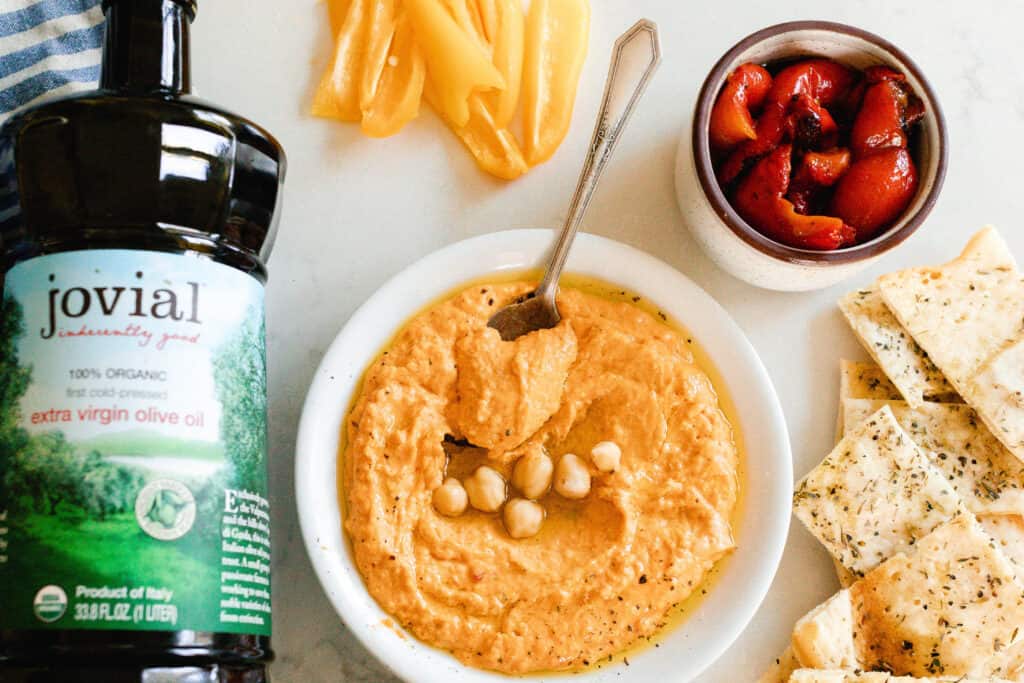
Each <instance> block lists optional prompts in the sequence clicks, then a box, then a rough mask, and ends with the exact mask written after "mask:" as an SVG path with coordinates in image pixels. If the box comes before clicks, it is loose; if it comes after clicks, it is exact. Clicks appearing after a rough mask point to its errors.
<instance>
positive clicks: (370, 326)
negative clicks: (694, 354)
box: [295, 230, 793, 683]
mask: <svg viewBox="0 0 1024 683" xmlns="http://www.w3.org/2000/svg"><path fill="white" fill-rule="evenodd" d="M552 243H553V234H552V232H551V231H550V230H513V231H508V232H499V233H493V234H489V235H484V236H481V237H476V238H473V239H469V240H465V241H463V242H459V243H457V244H453V245H451V246H449V247H446V248H444V249H441V250H440V251H437V252H434V253H433V254H431V255H429V256H427V257H426V258H424V259H422V260H420V261H418V262H416V263H414V264H413V265H411V266H409V267H408V268H406V269H405V270H404V271H402V272H401V273H399V274H398V275H396V276H395V277H394V278H392V279H391V280H390V281H388V282H387V283H386V284H385V285H384V286H383V287H381V288H380V289H379V290H378V291H377V292H376V293H375V294H374V295H373V296H371V297H370V299H369V300H367V302H366V303H365V304H363V306H362V307H361V308H360V309H359V310H358V311H356V312H355V313H354V314H353V315H352V318H351V319H350V320H349V321H348V323H347V324H346V325H345V327H344V329H342V331H341V333H340V334H339V335H338V337H337V338H336V339H335V340H334V343H332V344H331V347H330V348H329V349H328V351H327V354H326V355H325V356H324V359H323V361H322V362H321V364H320V367H319V369H318V370H317V372H316V376H315V378H314V380H313V384H312V386H311V387H310V390H309V395H308V396H307V398H306V403H305V406H304V408H303V411H302V420H301V422H300V425H299V437H298V445H297V449H296V462H295V486H296V496H295V498H296V500H297V501H298V507H299V521H300V523H301V525H302V535H303V538H304V540H305V543H306V549H307V551H308V553H309V557H310V559H311V560H312V562H313V567H314V569H315V570H316V573H317V576H318V577H319V579H320V583H321V584H322V585H323V587H324V591H325V592H326V593H327V596H328V598H330V600H331V603H332V604H333V605H334V608H335V609H336V610H337V612H338V614H339V615H340V616H341V618H342V619H343V620H344V621H345V623H346V624H347V625H348V627H349V629H351V631H352V632H353V633H355V635H356V637H358V638H359V639H360V640H361V641H362V642H363V644H364V645H365V646H366V647H367V648H369V650H370V651H371V652H373V653H374V654H375V655H376V656H377V657H378V658H379V659H380V660H381V662H383V663H384V664H385V665H386V666H387V667H388V668H390V669H391V670H392V671H393V672H394V673H395V674H397V675H398V676H400V677H401V678H403V679H405V680H406V681H445V682H446V683H463V682H465V683H470V682H472V683H477V682H483V681H501V680H508V678H509V677H506V676H503V675H501V674H498V673H493V672H487V671H481V670H479V669H474V668H471V667H467V666H464V665H463V664H461V663H459V662H458V661H457V660H456V659H455V658H453V657H452V656H451V655H449V654H448V653H446V652H442V651H440V650H437V649H434V648H431V647H429V646H426V645H424V644H422V643H420V642H419V641H417V640H416V639H415V638H413V637H412V636H410V635H408V634H402V636H400V635H399V634H398V633H396V632H395V630H393V629H394V628H396V627H393V626H388V625H385V620H386V619H387V616H388V615H387V614H386V613H384V612H383V611H382V610H381V609H380V607H379V606H378V605H377V603H376V602H375V601H374V599H373V598H372V597H371V596H370V594H369V593H368V592H367V590H366V587H365V586H364V584H363V580H362V578H361V577H360V575H359V572H358V570H357V569H356V567H355V563H354V560H353V557H352V553H351V549H350V547H349V544H348V543H347V541H346V539H345V538H344V536H343V533H342V520H341V512H340V509H339V505H338V488H337V459H338V450H339V446H340V435H341V425H342V423H343V419H344V416H345V412H346V411H347V409H348V406H349V404H350V402H351V400H352V398H353V393H354V392H355V391H356V390H357V388H358V385H359V380H360V378H361V377H362V375H363V372H364V371H365V369H366V368H367V366H368V365H369V364H370V363H371V361H372V360H373V359H374V357H375V356H376V355H377V353H378V352H379V351H380V350H381V348H382V347H384V346H385V345H386V344H387V343H388V341H389V340H390V339H391V337H392V335H394V333H395V331H396V330H397V329H398V327H399V326H400V325H402V324H403V323H404V322H405V321H406V320H408V319H409V318H410V317H411V316H413V315H414V314H415V313H417V312H418V311H419V310H421V309H422V308H423V307H424V306H425V305H427V304H429V303H431V302H433V301H435V300H436V299H437V298H438V297H440V296H442V295H444V294H445V293H448V292H450V291H452V290H453V289H454V288H456V287H458V286H459V285H460V284H462V283H466V282H468V281H470V280H473V279H476V278H479V277H481V276H485V275H488V274H491V273H495V274H496V273H499V272H501V271H516V270H524V269H529V268H535V267H538V266H540V265H542V264H543V263H544V261H545V257H546V255H547V251H548V248H549V247H550V245H551V244H552ZM568 269H569V271H571V272H574V273H580V274H583V275H590V276H594V277H598V278H601V279H602V280H605V281H608V282H612V283H615V284H618V285H621V286H622V287H624V288H626V289H628V290H630V291H632V292H634V293H636V294H639V295H641V296H643V297H644V298H646V299H648V300H649V301H653V302H656V303H657V305H658V306H659V307H660V308H661V309H662V310H664V311H665V312H666V313H667V314H669V315H670V316H672V317H674V318H675V319H676V320H678V321H679V322H680V323H682V324H683V325H685V326H686V328H687V330H688V331H689V332H690V333H692V335H693V336H694V337H695V339H696V341H697V343H698V344H699V345H700V346H702V347H703V348H704V349H705V350H706V352H707V354H708V355H709V356H710V359H711V361H712V362H713V363H714V364H715V366H716V368H717V370H718V371H719V373H720V376H721V378H722V381H723V382H724V384H725V390H726V391H727V392H728V393H729V394H730V396H731V398H732V401H733V404H734V406H735V408H736V413H737V418H738V420H739V424H738V425H735V427H736V428H737V429H738V430H739V431H740V432H741V434H742V436H743V439H744V441H745V443H746V444H747V445H748V448H747V452H746V462H745V465H746V467H745V472H746V474H745V475H744V479H745V481H743V482H742V487H743V491H744V494H743V499H742V503H741V506H742V507H741V509H742V512H741V520H740V523H739V528H738V531H737V540H738V544H739V548H738V550H737V551H736V552H735V553H734V554H733V555H732V556H731V557H730V558H728V559H726V560H724V564H723V566H722V568H721V571H720V575H719V577H718V578H717V579H716V580H715V583H714V586H713V589H712V590H711V591H709V595H708V596H707V597H706V598H705V599H703V600H702V601H701V602H700V603H699V605H698V606H697V607H696V608H695V609H694V611H693V612H692V613H691V614H690V615H689V616H688V617H687V619H686V620H685V621H684V622H683V623H682V624H680V625H679V626H677V627H674V628H672V629H670V630H668V631H667V632H665V633H664V634H661V635H659V638H660V640H659V642H660V643H661V647H659V648H647V649H645V650H643V651H640V652H637V653H636V654H634V655H630V657H629V660H630V666H629V669H628V672H629V677H630V679H631V680H637V681H657V682H658V683H661V682H662V681H688V680H691V679H692V678H694V677H695V676H697V674H699V673H700V672H701V671H702V670H703V669H704V668H706V667H707V666H708V665H710V664H711V663H712V662H713V661H714V660H715V659H716V658H717V657H718V656H719V655H721V654H722V652H724V651H725V649H726V648H727V647H728V646H729V645H730V644H731V643H732V642H733V641H734V640H735V639H736V637H737V636H739V634H740V632H741V631H742V630H743V628H744V627H745V626H746V625H747V623H748V622H749V621H750V619H751V617H752V616H753V615H754V612H755V611H756V610H757V607H758V605H760V603H761V601H762V599H763V598H764V596H765V593H766V592H767V591H768V587H769V585H770V584H771V581H772V578H773V577H774V575H775V570H776V568H777V567H778V564H779V560H780V559H781V556H782V549H783V546H784V544H785V541H786V533H787V531H788V528H789V518H790V497H791V494H792V484H793V468H792V460H791V454H790V446H789V438H788V436H787V432H786V424H785V420H784V418H783V415H782V409H781V407H780V405H779V401H778V398H777V396H776V395H775V390H774V388H773V387H772V384H771V380H770V379H769V378H768V374H767V372H766V371H765V369H764V366H763V365H762V364H761V361H760V360H759V359H758V357H757V354H756V353H755V352H754V349H753V347H751V345H750V343H749V342H748V341H747V339H746V338H745V337H744V335H743V333H742V332H741V331H740V329H739V327H737V326H736V324H735V323H734V322H733V321H732V319H730V318H729V314H728V313H726V312H725V310H724V309H723V308H722V307H721V306H719V305H718V304H717V303H716V302H715V301H714V300H713V299H712V298H711V297H710V296H708V295H707V294H706V293H705V292H704V291H703V290H701V289H700V288H699V287H697V285H695V284H694V283H693V282H691V281H690V280H689V279H687V278H686V277H685V276H683V275H681V274H680V273H679V272H678V271H676V270H674V269H672V268H671V267H669V266H668V265H666V264H664V263H662V262H661V261H658V260H657V259H655V258H653V257H651V256H649V255H647V254H645V253H643V252H640V251H637V250H636V249H633V248H631V247H627V246H625V245H623V244H619V243H618V242H613V241H611V240H608V239H604V238H601V237H596V236H594V235H587V234H581V235H579V236H578V238H577V240H576V244H575V246H574V247H573V251H572V254H571V255H570V257H569V263H568ZM624 672H625V669H624V666H623V665H622V664H614V665H609V666H606V667H604V668H602V669H596V670H592V671H587V672H585V673H580V674H577V675H575V676H573V680H574V681H581V682H584V681H585V682H587V683H591V682H593V681H611V680H621V679H620V677H621V676H622V674H623V673H624ZM531 678H532V679H537V680H542V679H543V678H544V677H543V676H541V677H538V676H531Z"/></svg>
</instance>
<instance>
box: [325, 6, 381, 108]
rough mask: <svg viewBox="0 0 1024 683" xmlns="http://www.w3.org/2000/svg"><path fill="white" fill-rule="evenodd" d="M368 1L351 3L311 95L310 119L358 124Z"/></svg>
mask: <svg viewBox="0 0 1024 683" xmlns="http://www.w3.org/2000/svg"><path fill="white" fill-rule="evenodd" d="M368 9H369V0H352V3H351V4H350V5H349V8H348V13H347V14H346V15H345V21H344V22H342V26H341V30H340V31H338V35H337V37H336V41H335V48H334V57H333V58H332V60H331V64H330V66H329V67H328V68H327V72H326V73H325V74H324V77H323V78H322V79H321V81H320V85H318V86H317V89H316V93H315V94H314V95H313V106H312V107H311V110H312V112H313V115H314V116H324V117H329V118H336V119H341V120H342V121H358V120H359V119H361V118H362V111H361V110H360V108H359V89H360V81H361V76H362V67H363V58H364V56H365V54H366V47H367V44H366V40H367V34H368V32H369V31H368V30H367V29H368V26H367V17H368V16H369V14H368Z"/></svg>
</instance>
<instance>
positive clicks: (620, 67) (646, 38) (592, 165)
mask: <svg viewBox="0 0 1024 683" xmlns="http://www.w3.org/2000/svg"><path fill="white" fill-rule="evenodd" d="M660 61H661V45H660V43H659V41H658V27H657V25H656V24H655V23H654V22H653V21H650V20H648V19H641V20H640V21H638V22H637V23H635V24H633V26H632V27H631V28H630V29H629V30H628V31H626V32H625V33H623V34H622V35H621V36H619V38H618V40H616V41H615V47H614V49H613V50H612V61H611V65H610V66H609V67H608V80H607V81H606V82H605V86H604V97H603V98H602V100H601V109H600V110H599V111H598V115H597V123H596V124H595V126H594V135H593V138H591V140H590V148H589V150H588V151H587V158H586V161H585V162H584V164H583V170H582V171H581V172H580V179H579V181H578V182H577V184H576V193H575V194H574V195H573V197H572V203H571V204H570V205H569V214H568V216H566V218H565V225H563V226H562V234H561V235H559V237H558V242H557V244H555V250H554V253H553V254H552V255H551V261H550V262H549V263H548V269H547V272H546V273H544V280H543V281H542V282H541V284H540V287H538V288H537V295H538V296H540V297H543V298H545V299H548V300H550V301H552V302H553V301H554V298H555V293H556V292H557V291H558V278H559V276H560V275H561V273H562V268H563V267H564V266H565V261H566V259H567V258H568V256H569V248H570V247H571V246H572V241H573V238H574V237H576V231H577V230H578V229H579V227H580V223H581V222H582V221H583V215H584V214H585V213H586V211H587V207H588V206H589V205H590V200H591V198H592V197H593V196H594V189H595V188H596V187H597V183H598V181H599V180H600V179H601V172H602V171H604V167H605V165H606V164H607V163H608V160H609V159H610V158H611V156H612V152H614V151H615V146H616V144H617V143H618V141H619V135H620V134H621V133H622V131H623V129H625V127H626V124H627V123H628V122H629V118H630V116H631V115H632V114H633V110H634V109H635V108H636V103H637V101H638V100H639V99H640V96H641V95H642V94H643V92H644V90H645V89H646V88H647V83H648V82H649V81H650V80H651V76H652V75H653V74H654V71H655V69H657V67H658V63H659V62H660Z"/></svg>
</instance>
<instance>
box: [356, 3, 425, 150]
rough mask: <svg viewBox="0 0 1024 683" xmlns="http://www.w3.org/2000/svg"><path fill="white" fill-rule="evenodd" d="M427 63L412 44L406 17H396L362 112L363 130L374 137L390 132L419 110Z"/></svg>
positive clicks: (396, 129)
mask: <svg viewBox="0 0 1024 683" xmlns="http://www.w3.org/2000/svg"><path fill="white" fill-rule="evenodd" d="M426 75H427V66H426V63H425V62H424V61H423V55H422V54H421V53H420V49H419V45H417V44H416V39H415V36H414V35H413V31H412V25H411V24H410V23H409V17H408V15H406V14H402V15H401V16H400V17H399V18H398V22H397V26H396V28H395V33H394V37H393V40H392V41H391V49H390V50H389V51H388V56H387V59H386V60H385V62H384V70H383V72H382V73H381V76H380V82H379V83H378V84H377V89H376V94H375V95H374V98H373V101H372V102H371V103H370V106H369V107H367V109H366V110H365V111H364V112H363V132H364V133H365V134H366V135H369V136H370V137H374V138H381V137H387V136H389V135H394V134H395V133H397V132H398V131H400V130H401V129H402V127H403V126H405V124H407V123H409V121H412V120H413V119H414V118H416V117H417V116H418V115H419V113H420V100H421V99H422V97H423V82H424V80H425V79H426Z"/></svg>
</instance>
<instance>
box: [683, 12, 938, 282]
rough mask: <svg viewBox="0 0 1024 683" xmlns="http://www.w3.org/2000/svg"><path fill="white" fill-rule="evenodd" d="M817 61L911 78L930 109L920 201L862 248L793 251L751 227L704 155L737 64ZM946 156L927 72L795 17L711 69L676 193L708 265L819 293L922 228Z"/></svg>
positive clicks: (892, 51)
mask: <svg viewBox="0 0 1024 683" xmlns="http://www.w3.org/2000/svg"><path fill="white" fill-rule="evenodd" d="M812 55H813V56H821V57H828V58H830V59H834V60H836V61H838V62H841V63H843V64H847V65H849V66H852V67H855V68H858V69H864V68H866V67H868V66H871V65H874V64H887V65H888V66H891V67H892V68H894V69H896V70H897V71H900V72H902V73H903V74H905V75H906V77H907V83H908V84H909V85H910V87H911V89H912V90H913V91H914V93H915V94H917V95H918V97H920V98H921V100H922V101H923V102H924V105H925V116H924V119H923V120H922V121H921V123H920V124H919V125H920V128H921V130H920V131H919V133H918V135H917V136H916V137H917V141H916V145H915V147H914V148H912V150H911V151H912V152H913V154H914V157H915V161H916V162H917V167H918V177H919V179H920V180H919V183H918V189H917V194H916V196H915V197H914V199H913V200H912V201H911V202H910V205H909V206H908V207H907V208H906V210H905V211H904V212H903V215H902V216H900V218H899V219H898V220H897V221H896V222H895V223H894V224H893V225H892V226H891V227H889V228H888V229H887V230H885V231H884V232H883V233H881V234H880V235H878V236H877V237H875V238H874V239H872V240H869V241H868V242H865V243H863V244H858V245H855V246H852V247H847V248H845V249H838V250H835V251H812V250H808V249H796V248H793V247H788V246H785V245H783V244H780V243H778V242H775V241H773V240H771V239H769V238H768V237H765V236H764V235H762V234H761V233H760V232H758V231H757V230H756V229H755V228H753V227H751V226H750V225H749V224H747V222H746V221H744V220H743V219H742V218H741V217H740V216H739V214H737V213H736V211H735V210H734V209H733V208H732V206H731V205H730V204H729V201H728V200H727V199H726V197H725V195H724V194H723V192H722V190H721V188H720V187H719V186H718V181H717V180H716V179H715V177H714V170H713V168H712V164H711V156H710V151H709V149H708V132H707V131H708V122H709V120H710V116H711V108H712V106H713V105H714V101H715V99H716V98H717V97H718V93H719V91H720V90H721V88H722V85H723V84H724V83H725V79H726V77H727V76H728V75H729V74H730V73H732V71H733V70H734V69H735V68H736V67H737V66H739V65H740V64H744V63H747V62H754V63H756V64H765V63H769V62H775V61H778V60H783V59H793V58H795V57H801V56H803V57H806V56H812ZM946 159H947V157H946V124H945V119H944V118H943V115H942V108H941V106H940V104H939V100H938V98H937V97H936V95H935V93H934V92H933V91H932V88H931V86H930V85H929V84H928V81H927V79H925V77H924V74H923V73H922V72H921V69H920V68H919V67H918V66H917V64H915V63H914V61H913V60H912V59H911V58H910V57H909V56H907V55H906V54H905V53H904V52H903V51H902V50H900V49H899V48H898V47H896V46H895V45H893V44H892V43H890V42H888V41H886V40H885V39H884V38H880V37H879V36H876V35H874V34H873V33H868V32H867V31H864V30H862V29H859V28H855V27H853V26H846V25H844V24H836V23H832V22H825V21H794V22H789V23H785V24H778V25H775V26H770V27H768V28H765V29H762V30H760V31H758V32H756V33H752V34H751V35H749V36H747V37H746V38H744V39H743V40H741V41H740V42H738V43H737V44H736V45H734V46H733V47H732V48H731V49H730V50H729V51H728V52H726V53H725V55H723V56H722V58H721V59H719V60H718V62H717V63H716V64H715V66H714V67H713V68H712V69H711V72H710V73H709V74H708V77H707V79H706V80H705V81H704V85H703V86H702V87H701V90H700V93H699V95H698V97H697V102H696V105H695V108H694V111H693V113H692V115H691V118H690V119H689V120H688V121H687V123H686V125H685V126H684V127H683V132H682V135H681V136H680V140H679V150H678V153H677V155H676V196H677V199H678V201H679V208H680V209H681V210H682V212H683V218H684V220H685V221H686V225H687V227H689V229H690V232H691V233H692V234H693V236H694V238H695V239H696V240H697V242H698V243H699V244H700V245H701V247H702V248H703V249H704V251H705V253H707V255H708V256H709V257H710V258H711V260H713V261H714V262H715V263H717V264H718V266H719V267H720V268H722V269H723V270H725V271H726V272H728V273H730V274H732V275H733V276H735V277H737V278H739V279H741V280H744V281H746V282H749V283H750V284H752V285H755V286H757V287H764V288H765V289H775V290H782V291H806V290H811V289H821V288H823V287H828V286H830V285H833V284H835V283H837V282H840V281H841V280H845V279H846V278H848V277H850V276H852V275H854V274H855V273H857V272H859V271H861V270H863V269H865V268H867V267H868V266H869V265H871V264H872V263H874V262H875V261H877V260H878V259H879V258H881V257H882V255H884V254H886V253H887V252H888V251H889V250H891V249H894V248H896V247H897V246H899V245H900V244H901V243H902V242H903V241H904V240H905V239H907V238H908V237H909V236H910V235H911V234H913V232H914V231H915V230H917V229H918V227H920V226H921V224H922V223H923V222H924V220H925V218H927V216H928V214H929V213H930V212H931V209H932V207H933V206H934V204H935V202H936V200H937V198H938V195H939V192H940V191H941V189H942V183H943V180H944V178H945V174H946Z"/></svg>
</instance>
